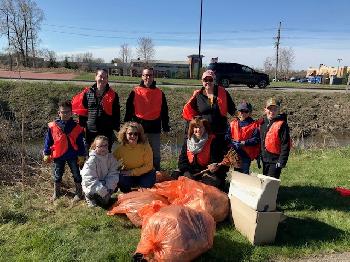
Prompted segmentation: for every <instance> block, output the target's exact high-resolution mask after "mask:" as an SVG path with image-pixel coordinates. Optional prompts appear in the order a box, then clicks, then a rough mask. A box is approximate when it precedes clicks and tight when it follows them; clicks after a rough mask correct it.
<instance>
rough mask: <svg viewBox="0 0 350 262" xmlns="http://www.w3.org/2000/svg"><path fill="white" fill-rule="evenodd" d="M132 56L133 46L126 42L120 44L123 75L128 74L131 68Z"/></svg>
mask: <svg viewBox="0 0 350 262" xmlns="http://www.w3.org/2000/svg"><path fill="white" fill-rule="evenodd" d="M130 58H131V48H130V47H129V45H128V44H126V43H124V44H122V45H121V46H120V50H119V59H120V62H121V65H122V68H123V75H126V74H127V71H128V69H129V63H130Z"/></svg>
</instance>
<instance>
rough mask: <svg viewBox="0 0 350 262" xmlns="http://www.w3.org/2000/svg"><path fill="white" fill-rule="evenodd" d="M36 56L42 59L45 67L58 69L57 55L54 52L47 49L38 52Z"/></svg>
mask: <svg viewBox="0 0 350 262" xmlns="http://www.w3.org/2000/svg"><path fill="white" fill-rule="evenodd" d="M37 53H38V56H41V57H43V58H44V60H45V61H46V63H47V67H50V68H51V67H58V63H57V55H56V53H55V51H52V50H49V49H47V48H46V49H42V50H38V52H37Z"/></svg>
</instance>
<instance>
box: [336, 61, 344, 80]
mask: <svg viewBox="0 0 350 262" xmlns="http://www.w3.org/2000/svg"><path fill="white" fill-rule="evenodd" d="M337 61H338V70H337V76H338V74H339V76H340V72H339V68H340V61H343V59H342V58H338V59H337Z"/></svg>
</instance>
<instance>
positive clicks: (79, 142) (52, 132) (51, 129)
mask: <svg viewBox="0 0 350 262" xmlns="http://www.w3.org/2000/svg"><path fill="white" fill-rule="evenodd" d="M58 116H59V119H57V120H55V121H53V122H50V123H49V124H48V131H47V133H46V136H45V144H44V152H43V153H44V159H43V160H44V162H45V163H49V162H52V161H53V179H54V192H53V195H52V198H51V199H52V200H53V201H54V200H56V199H57V198H58V197H59V196H60V194H61V182H62V176H63V173H64V168H65V165H66V163H67V164H68V166H69V168H70V170H71V172H72V175H73V178H74V182H75V189H76V191H75V196H74V199H73V201H79V200H80V199H82V198H83V193H82V188H81V176H80V171H79V166H82V165H83V164H84V160H85V155H86V151H85V144H84V132H83V131H84V130H83V128H82V127H81V126H79V125H78V123H76V122H75V121H74V120H73V118H72V104H71V102H70V101H64V102H61V103H60V104H59V109H58Z"/></svg>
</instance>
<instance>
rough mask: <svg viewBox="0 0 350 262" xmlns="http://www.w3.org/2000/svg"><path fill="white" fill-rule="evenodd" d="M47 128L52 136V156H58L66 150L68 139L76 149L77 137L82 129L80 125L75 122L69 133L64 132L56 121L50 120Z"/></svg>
mask: <svg viewBox="0 0 350 262" xmlns="http://www.w3.org/2000/svg"><path fill="white" fill-rule="evenodd" d="M49 128H50V131H51V135H52V138H53V145H52V146H51V147H50V149H51V157H52V158H59V157H61V156H63V155H64V153H66V152H67V151H68V139H69V142H70V144H71V145H72V147H73V148H74V150H78V145H77V138H78V136H79V135H80V134H81V133H82V132H83V130H84V129H83V128H82V127H81V126H80V125H78V124H77V125H76V126H75V127H74V128H73V129H72V131H71V132H70V133H69V134H65V133H64V132H63V130H62V129H61V128H60V127H59V126H58V124H57V123H56V122H50V123H49Z"/></svg>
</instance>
